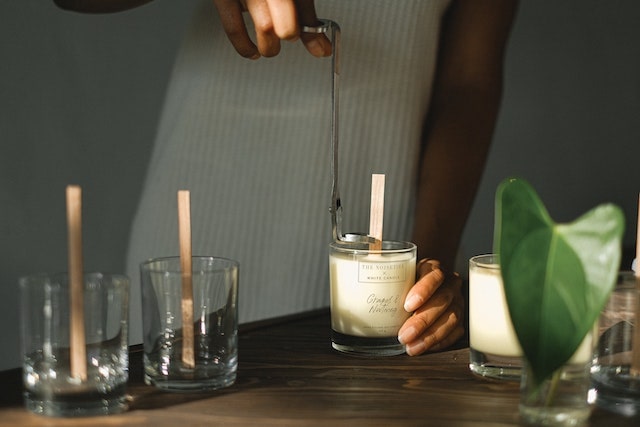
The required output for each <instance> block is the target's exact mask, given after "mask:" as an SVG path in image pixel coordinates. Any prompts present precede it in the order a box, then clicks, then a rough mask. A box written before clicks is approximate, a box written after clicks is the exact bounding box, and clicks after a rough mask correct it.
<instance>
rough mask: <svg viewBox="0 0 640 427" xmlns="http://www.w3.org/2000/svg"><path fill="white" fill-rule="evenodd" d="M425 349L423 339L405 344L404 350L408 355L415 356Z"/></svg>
mask: <svg viewBox="0 0 640 427" xmlns="http://www.w3.org/2000/svg"><path fill="white" fill-rule="evenodd" d="M424 350H425V345H424V341H422V340H420V341H418V342H416V343H414V344H412V345H407V346H406V348H405V351H406V352H407V354H408V355H409V356H416V355H418V354H420V353H423V352H424Z"/></svg>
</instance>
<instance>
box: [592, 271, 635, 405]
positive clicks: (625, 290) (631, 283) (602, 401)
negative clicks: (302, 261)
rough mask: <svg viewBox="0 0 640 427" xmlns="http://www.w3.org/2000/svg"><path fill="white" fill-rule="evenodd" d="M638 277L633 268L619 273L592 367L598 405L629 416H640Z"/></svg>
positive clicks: (602, 315)
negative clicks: (637, 368) (635, 368)
mask: <svg viewBox="0 0 640 427" xmlns="http://www.w3.org/2000/svg"><path fill="white" fill-rule="evenodd" d="M637 280H638V279H637V278H636V276H635V274H634V272H633V271H622V272H620V274H619V275H618V282H617V284H616V287H615V289H614V290H613V292H612V293H611V296H610V297H609V301H608V302H607V304H606V306H605V307H604V309H603V310H602V313H601V315H600V319H599V324H598V326H599V333H600V338H599V340H598V346H597V350H596V354H595V358H594V361H593V367H592V368H591V379H592V381H593V385H594V388H595V390H596V395H597V399H596V404H597V405H598V406H600V407H602V408H605V409H607V410H609V411H612V412H616V413H619V414H622V415H625V416H640V373H635V372H634V359H633V357H634V354H636V355H637V352H638V351H640V349H637V348H635V346H638V345H640V338H638V337H639V336H640V335H639V334H640V331H638V329H637V328H638V327H639V326H638V319H637V317H636V316H637V313H638V305H639V304H640V291H639V290H638V285H637ZM634 350H635V352H634ZM636 357H637V356H636Z"/></svg>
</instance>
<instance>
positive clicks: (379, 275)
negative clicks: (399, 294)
mask: <svg viewBox="0 0 640 427" xmlns="http://www.w3.org/2000/svg"><path fill="white" fill-rule="evenodd" d="M406 265H407V263H406V262H362V261H361V262H359V263H358V281H359V282H362V283H390V282H404V281H405V280H406V277H407V274H406Z"/></svg>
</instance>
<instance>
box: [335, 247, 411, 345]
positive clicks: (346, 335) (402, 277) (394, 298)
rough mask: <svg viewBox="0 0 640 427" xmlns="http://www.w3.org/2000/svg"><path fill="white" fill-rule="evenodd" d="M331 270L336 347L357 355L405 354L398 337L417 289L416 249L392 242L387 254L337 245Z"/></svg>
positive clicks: (384, 250) (385, 250)
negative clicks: (411, 291) (412, 291)
mask: <svg viewBox="0 0 640 427" xmlns="http://www.w3.org/2000/svg"><path fill="white" fill-rule="evenodd" d="M329 264H330V282H331V327H332V344H333V347H334V348H335V349H337V350H339V351H343V352H347V353H355V354H372V355H392V354H400V353H403V352H404V346H403V345H402V344H400V343H399V342H398V338H397V336H398V331H399V329H400V327H401V326H402V324H403V323H404V322H405V320H406V319H407V318H408V317H409V316H410V313H407V312H406V311H405V310H404V300H405V298H406V296H407V293H408V292H409V289H410V288H411V287H412V286H413V284H414V283H415V268H416V267H415V266H416V247H415V245H414V244H413V243H407V242H391V241H387V242H383V247H382V250H370V249H369V247H368V245H367V244H362V243H359V244H353V243H343V242H334V243H332V244H331V253H330V256H329Z"/></svg>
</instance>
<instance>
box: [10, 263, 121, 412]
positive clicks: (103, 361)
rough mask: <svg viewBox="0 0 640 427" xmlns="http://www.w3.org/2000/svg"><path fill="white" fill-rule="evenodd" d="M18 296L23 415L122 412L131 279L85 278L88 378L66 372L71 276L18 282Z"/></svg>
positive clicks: (95, 275)
mask: <svg viewBox="0 0 640 427" xmlns="http://www.w3.org/2000/svg"><path fill="white" fill-rule="evenodd" d="M20 292H21V302H20V303H21V307H20V312H21V326H22V350H23V355H24V362H23V382H24V389H25V391H24V398H25V405H26V407H27V410H29V411H30V412H33V413H36V414H40V415H47V416H56V417H72V416H79V417H83V416H93V415H107V414H114V413H120V412H122V411H124V410H126V409H127V402H126V400H127V399H126V395H125V391H126V384H127V379H128V377H129V359H128V357H129V353H128V338H127V336H128V335H127V329H128V324H127V321H128V313H129V308H128V307H129V279H128V278H127V277H125V276H121V275H110V274H101V273H91V274H86V275H85V276H84V289H83V300H84V302H83V304H84V331H85V337H84V341H85V344H86V346H85V353H86V378H82V377H83V376H82V375H80V376H78V375H72V372H71V367H70V366H71V350H70V342H71V341H70V338H71V333H70V328H71V326H70V316H71V315H70V312H71V310H70V301H69V297H70V295H69V276H68V275H67V274H65V273H60V274H40V275H32V276H26V277H22V278H20ZM80 353H82V352H80Z"/></svg>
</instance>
